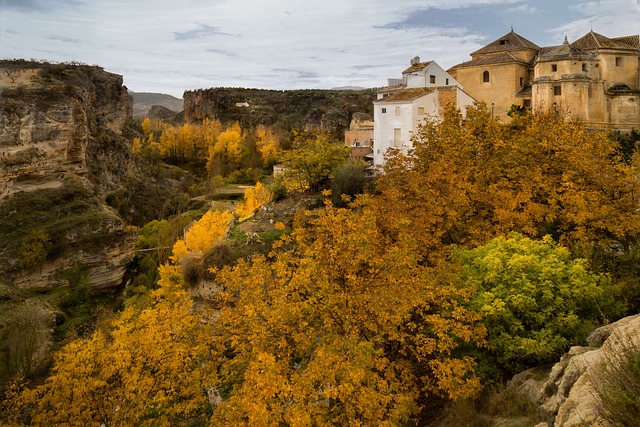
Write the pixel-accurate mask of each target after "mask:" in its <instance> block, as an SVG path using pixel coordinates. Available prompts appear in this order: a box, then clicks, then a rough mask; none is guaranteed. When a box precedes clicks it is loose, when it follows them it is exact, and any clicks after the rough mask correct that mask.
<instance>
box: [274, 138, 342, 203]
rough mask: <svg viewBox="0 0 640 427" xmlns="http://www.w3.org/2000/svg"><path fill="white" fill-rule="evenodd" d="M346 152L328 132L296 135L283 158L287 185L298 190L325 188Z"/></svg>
mask: <svg viewBox="0 0 640 427" xmlns="http://www.w3.org/2000/svg"><path fill="white" fill-rule="evenodd" d="M348 155H349V152H348V149H347V148H346V147H345V146H344V145H342V144H341V143H340V142H338V141H335V140H333V139H331V137H330V136H329V134H326V133H317V134H315V135H298V136H297V137H296V139H295V141H294V147H293V148H292V149H291V150H289V151H288V152H286V153H285V154H284V157H283V162H284V164H285V166H286V171H285V179H286V181H287V183H288V187H289V188H291V189H296V190H299V191H304V190H305V189H310V190H311V191H319V190H321V189H323V188H327V186H328V184H329V178H330V176H331V172H332V171H333V170H334V169H335V168H336V167H337V166H339V165H340V164H342V163H343V162H344V161H345V160H346V159H347V157H348Z"/></svg>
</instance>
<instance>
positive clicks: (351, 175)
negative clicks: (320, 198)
mask: <svg viewBox="0 0 640 427" xmlns="http://www.w3.org/2000/svg"><path fill="white" fill-rule="evenodd" d="M367 182H368V178H367V172H366V171H365V164H364V163H363V162H356V161H353V160H351V161H347V162H346V163H344V164H343V165H341V166H338V167H337V168H336V169H335V170H334V171H333V173H332V175H331V199H332V201H333V204H334V206H338V207H345V206H346V205H347V202H346V201H345V199H344V197H346V198H348V199H349V200H352V199H353V198H354V196H356V195H357V194H362V193H364V190H365V188H366V185H367ZM343 196H344V197H343Z"/></svg>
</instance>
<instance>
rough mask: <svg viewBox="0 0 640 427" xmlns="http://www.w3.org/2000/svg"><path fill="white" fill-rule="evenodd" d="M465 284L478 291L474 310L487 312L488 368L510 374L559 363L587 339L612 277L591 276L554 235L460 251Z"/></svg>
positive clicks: (518, 238) (495, 241) (497, 241)
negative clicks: (573, 348)
mask: <svg viewBox="0 0 640 427" xmlns="http://www.w3.org/2000/svg"><path fill="white" fill-rule="evenodd" d="M454 258H455V259H456V261H457V263H458V264H459V265H460V266H461V267H462V270H461V274H460V278H461V283H462V284H464V286H468V287H471V288H472V289H475V296H474V298H473V299H472V303H471V305H472V308H473V309H474V310H476V311H478V312H480V313H481V314H482V315H483V316H484V319H485V320H484V323H485V325H486V327H487V330H488V340H489V346H490V347H489V350H488V351H486V352H483V353H482V354H479V355H478V357H479V358H480V364H481V366H484V367H490V366H496V367H497V368H498V369H499V370H500V371H501V373H502V374H503V375H505V374H506V375H511V374H514V373H516V372H518V371H520V370H523V369H526V368H528V367H531V366H535V365H541V364H546V363H550V362H552V361H554V360H556V358H557V357H559V356H560V355H561V354H562V353H563V352H564V351H565V350H566V349H567V348H568V347H569V346H570V345H572V344H577V343H579V342H582V341H583V340H584V338H585V337H586V335H587V333H588V332H589V331H590V330H591V329H592V328H593V326H594V324H596V323H597V321H598V320H599V319H600V316H601V313H600V312H599V310H598V307H599V306H602V305H604V304H603V303H602V302H603V300H604V299H605V295H606V294H607V293H608V290H609V289H610V280H609V279H608V277H606V276H604V275H599V274H594V273H591V272H590V271H589V269H588V266H587V262H586V261H585V260H583V259H572V257H571V254H570V253H569V250H568V249H566V248H564V247H561V246H558V245H557V244H556V243H554V242H553V241H552V240H551V238H550V237H549V236H546V237H544V238H543V239H542V240H532V239H529V238H527V237H524V236H521V235H519V234H515V233H514V234H512V235H511V236H510V237H508V238H507V237H498V238H495V239H493V240H491V241H490V242H489V243H487V244H485V245H484V246H480V247H478V248H475V249H470V250H469V249H458V250H455V251H454Z"/></svg>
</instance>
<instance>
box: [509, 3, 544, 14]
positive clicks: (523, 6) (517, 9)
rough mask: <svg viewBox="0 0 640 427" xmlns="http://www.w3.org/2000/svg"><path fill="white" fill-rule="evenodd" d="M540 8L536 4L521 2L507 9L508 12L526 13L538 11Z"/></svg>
mask: <svg viewBox="0 0 640 427" xmlns="http://www.w3.org/2000/svg"><path fill="white" fill-rule="evenodd" d="M537 11H538V8H537V7H535V6H531V5H529V4H526V3H525V4H521V5H520V6H514V7H510V8H509V9H507V12H525V13H536V12H537Z"/></svg>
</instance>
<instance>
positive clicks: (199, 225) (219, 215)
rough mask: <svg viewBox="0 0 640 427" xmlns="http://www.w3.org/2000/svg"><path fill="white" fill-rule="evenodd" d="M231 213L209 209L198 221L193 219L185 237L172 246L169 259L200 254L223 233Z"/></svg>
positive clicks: (229, 220) (230, 218) (178, 259)
mask: <svg viewBox="0 0 640 427" xmlns="http://www.w3.org/2000/svg"><path fill="white" fill-rule="evenodd" d="M232 219H233V214H231V213H230V212H227V211H218V210H210V211H208V212H207V213H205V214H204V215H203V216H202V217H201V218H200V219H199V220H198V221H194V222H193V224H192V225H191V226H190V227H189V229H188V230H187V232H186V235H185V238H184V240H183V239H178V240H177V241H176V243H175V244H174V246H173V250H172V255H171V259H172V260H173V261H174V262H175V263H179V262H180V260H181V259H182V257H184V256H185V255H187V254H188V253H196V254H199V255H202V254H203V253H204V252H206V251H207V250H208V249H210V248H211V247H212V246H213V244H214V243H215V242H216V241H217V240H218V239H220V238H221V237H222V236H224V235H225V233H226V232H227V230H228V228H229V223H230V222H231V220H232Z"/></svg>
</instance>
